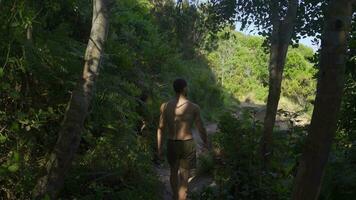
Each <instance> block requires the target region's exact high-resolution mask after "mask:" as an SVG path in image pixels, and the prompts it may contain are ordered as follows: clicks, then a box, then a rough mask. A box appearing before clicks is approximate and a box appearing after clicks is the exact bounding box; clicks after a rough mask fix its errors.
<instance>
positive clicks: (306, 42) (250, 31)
mask: <svg viewBox="0 0 356 200" xmlns="http://www.w3.org/2000/svg"><path fill="white" fill-rule="evenodd" d="M240 28H241V23H240V22H236V23H235V30H236V31H240ZM240 32H242V33H244V34H246V35H258V33H257V28H256V27H255V26H253V25H251V26H249V27H248V28H247V29H246V30H244V31H240ZM313 39H314V38H313V37H306V38H302V39H300V41H299V42H300V43H301V44H303V45H305V46H308V47H310V48H312V49H313V50H314V51H317V50H318V49H319V44H314V43H313Z"/></svg>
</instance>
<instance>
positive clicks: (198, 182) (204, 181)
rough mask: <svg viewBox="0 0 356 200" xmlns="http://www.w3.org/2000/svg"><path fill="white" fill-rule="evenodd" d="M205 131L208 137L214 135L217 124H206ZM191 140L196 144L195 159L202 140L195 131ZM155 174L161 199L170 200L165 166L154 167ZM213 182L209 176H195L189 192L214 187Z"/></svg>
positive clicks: (200, 151) (169, 188)
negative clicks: (159, 183) (160, 184)
mask: <svg viewBox="0 0 356 200" xmlns="http://www.w3.org/2000/svg"><path fill="white" fill-rule="evenodd" d="M206 130H207V132H208V134H209V135H211V134H214V133H216V132H217V124H216V123H208V124H207V125H206ZM193 138H194V140H195V142H196V143H197V157H199V155H200V154H201V153H202V143H203V142H202V140H201V139H200V137H199V134H198V132H197V130H193ZM155 170H156V173H157V175H158V177H159V180H160V181H161V183H162V185H163V186H164V188H161V189H160V190H161V191H162V197H163V198H162V199H163V200H172V190H171V186H170V183H169V175H170V170H169V166H168V165H167V164H165V165H162V166H160V167H157V166H156V167H155ZM214 184H215V183H214V180H213V177H212V176H211V175H204V176H199V175H198V176H196V177H194V178H193V179H192V180H190V182H189V191H191V192H196V191H200V190H201V189H203V188H204V187H205V186H208V185H214Z"/></svg>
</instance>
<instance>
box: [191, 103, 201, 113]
mask: <svg viewBox="0 0 356 200" xmlns="http://www.w3.org/2000/svg"><path fill="white" fill-rule="evenodd" d="M189 104H190V106H191V107H192V109H193V110H194V111H200V107H199V105H198V104H196V103H193V102H191V101H189Z"/></svg>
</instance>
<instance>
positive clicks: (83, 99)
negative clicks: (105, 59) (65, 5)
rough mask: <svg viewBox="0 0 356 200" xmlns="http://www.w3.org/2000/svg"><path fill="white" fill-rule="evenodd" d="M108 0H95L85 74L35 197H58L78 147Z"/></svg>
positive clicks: (105, 29)
mask: <svg viewBox="0 0 356 200" xmlns="http://www.w3.org/2000/svg"><path fill="white" fill-rule="evenodd" d="M107 1H108V0H93V18H92V28H91V33H90V38H89V41H88V46H87V49H86V52H85V63H84V70H83V75H82V78H81V79H80V81H79V82H78V84H77V86H76V88H75V89H74V90H73V92H72V95H71V98H70V101H69V104H68V108H67V111H66V113H65V116H64V121H63V124H62V129H61V131H60V132H59V136H58V140H57V143H56V145H55V147H54V150H53V152H52V154H51V156H50V158H49V160H48V162H47V167H46V174H45V175H44V176H43V177H41V178H40V179H39V180H38V182H37V185H36V186H35V188H34V191H33V197H34V198H35V199H40V198H43V197H45V196H49V197H50V198H51V199H56V198H57V196H58V194H59V192H60V190H61V189H62V187H63V184H64V177H65V175H66V174H67V172H68V170H69V168H70V165H71V163H72V161H73V158H74V156H75V153H76V151H77V149H78V146H79V143H80V139H81V133H82V131H83V127H84V121H85V119H86V117H87V115H88V109H89V105H90V101H91V99H92V96H93V94H94V91H93V88H94V86H95V82H96V77H97V76H98V72H99V67H100V61H101V57H102V54H103V46H104V41H105V39H106V35H107V32H108V8H107Z"/></svg>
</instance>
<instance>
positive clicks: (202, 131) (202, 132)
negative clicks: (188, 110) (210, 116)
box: [195, 107, 208, 148]
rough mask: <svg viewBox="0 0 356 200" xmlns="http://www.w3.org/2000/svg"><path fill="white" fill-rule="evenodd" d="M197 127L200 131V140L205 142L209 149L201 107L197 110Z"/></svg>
mask: <svg viewBox="0 0 356 200" xmlns="http://www.w3.org/2000/svg"><path fill="white" fill-rule="evenodd" d="M195 126H196V127H197V129H198V131H199V135H200V138H201V139H202V140H203V143H204V147H205V148H208V135H207V132H206V129H205V127H204V123H203V120H202V118H201V114H200V108H199V107H197V108H196V110H195Z"/></svg>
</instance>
